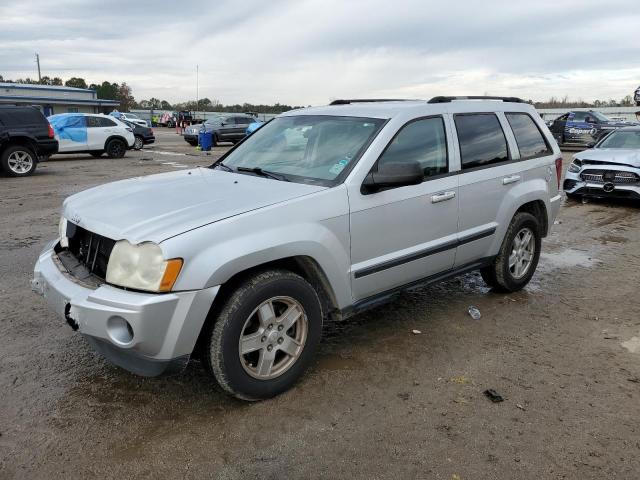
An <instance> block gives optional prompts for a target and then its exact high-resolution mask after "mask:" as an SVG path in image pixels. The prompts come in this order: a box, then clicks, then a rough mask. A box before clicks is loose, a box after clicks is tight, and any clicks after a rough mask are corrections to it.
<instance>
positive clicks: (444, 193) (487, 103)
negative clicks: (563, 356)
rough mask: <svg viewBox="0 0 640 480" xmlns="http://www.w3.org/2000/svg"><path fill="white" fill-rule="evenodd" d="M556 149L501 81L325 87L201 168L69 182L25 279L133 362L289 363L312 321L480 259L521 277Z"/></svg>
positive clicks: (545, 206) (556, 177)
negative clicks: (406, 95) (426, 92)
mask: <svg viewBox="0 0 640 480" xmlns="http://www.w3.org/2000/svg"><path fill="white" fill-rule="evenodd" d="M560 167H561V157H560V151H559V149H558V146H557V145H556V142H555V141H554V140H553V137H552V136H551V134H550V132H549V130H548V129H547V127H546V126H545V124H544V122H542V120H541V119H540V117H539V116H538V115H537V114H536V112H535V110H534V109H533V107H531V106H530V105H527V104H526V103H523V102H522V101H521V100H519V99H515V98H502V97H499V98H488V97H436V98H433V99H431V100H430V101H428V102H427V101H372V100H364V101H363V100H338V101H335V102H333V103H332V104H331V105H329V106H326V107H319V108H307V109H301V110H295V111H291V112H287V113H284V114H282V115H280V116H279V117H277V118H276V119H274V120H273V121H271V122H269V123H268V124H266V125H265V126H263V127H262V128H261V129H260V130H258V131H257V132H256V133H254V134H253V135H251V136H250V137H248V138H247V139H246V140H245V141H243V142H242V143H240V144H239V145H237V146H236V147H235V148H233V149H231V150H230V151H229V152H228V153H227V154H226V155H224V156H223V157H222V158H220V160H218V161H217V162H216V163H214V164H213V165H211V166H210V167H208V168H197V169H194V170H189V171H180V172H172V173H166V174H160V175H153V176H149V177H143V178H132V179H129V180H124V181H119V182H114V183H110V184H107V185H103V186H99V187H96V188H92V189H89V190H87V191H85V192H82V193H79V194H76V195H73V196H72V197H70V198H68V199H67V200H66V201H65V202H64V205H63V208H62V219H61V221H60V235H59V238H58V239H56V240H55V241H53V242H51V243H50V244H49V245H48V246H47V247H46V248H45V250H44V251H43V252H42V254H41V255H40V257H39V259H38V262H37V264H36V266H35V272H34V279H33V288H34V290H35V291H37V292H39V293H40V294H42V295H44V297H45V298H46V299H47V301H48V303H49V305H50V306H51V307H52V308H53V309H54V310H55V311H56V312H58V313H59V314H60V315H61V316H62V317H64V318H66V321H67V322H68V323H69V324H70V325H71V327H72V328H73V329H75V330H78V331H79V332H80V333H81V334H82V335H83V336H84V337H85V338H86V339H87V340H88V341H89V342H90V343H91V344H92V345H93V347H94V348H95V349H96V350H98V351H99V352H100V353H102V354H103V355H104V356H105V357H106V358H107V359H109V360H110V361H111V362H113V363H114V364H116V365H119V366H121V367H123V368H125V369H127V370H129V371H131V372H134V373H137V374H140V375H158V374H160V373H162V372H165V371H168V370H175V369H180V368H182V367H184V366H185V365H186V363H187V362H188V360H189V358H190V357H191V356H192V355H197V356H198V357H199V358H200V359H201V360H202V363H203V364H204V365H205V367H206V368H207V370H208V371H209V372H210V373H211V374H212V375H213V376H214V377H215V379H216V380H217V382H218V383H219V384H220V385H221V386H222V388H223V389H224V390H226V391H227V392H229V393H231V394H233V395H235V396H237V397H239V398H242V399H246V400H257V399H262V398H267V397H271V396H274V395H276V394H278V393H280V392H283V391H284V390H286V389H288V388H290V387H291V386H292V385H293V383H294V382H295V381H296V380H297V379H298V378H300V376H301V375H302V374H303V372H304V370H305V368H307V366H308V365H309V363H310V361H311V359H312V358H313V355H314V352H315V351H316V349H317V347H318V343H319V342H320V336H321V331H322V323H323V322H324V321H327V320H332V319H341V318H345V317H348V316H350V315H353V314H355V313H357V312H360V311H362V310H364V309H366V308H369V307H372V306H375V305H378V304H380V303H381V302H383V301H387V300H390V299H392V298H393V297H394V296H395V295H396V294H397V293H398V292H400V291H401V290H402V289H405V288H408V287H415V286H417V285H420V284H426V283H430V282H434V281H437V280H441V279H444V278H447V277H451V276H452V275H456V274H459V273H461V272H466V271H469V270H474V269H480V271H481V273H482V277H483V278H484V280H485V281H486V282H487V283H488V284H489V285H490V286H492V287H494V288H496V289H499V290H502V291H507V292H512V291H515V290H519V289H521V288H522V287H524V286H525V285H526V284H527V282H529V280H530V279H531V276H532V275H533V273H534V271H535V269H536V265H537V263H538V258H539V255H540V245H541V243H540V242H541V238H542V237H544V236H545V235H547V233H548V232H549V229H550V226H551V225H553V220H554V218H555V216H556V214H557V212H558V208H559V206H560V194H559V181H560Z"/></svg>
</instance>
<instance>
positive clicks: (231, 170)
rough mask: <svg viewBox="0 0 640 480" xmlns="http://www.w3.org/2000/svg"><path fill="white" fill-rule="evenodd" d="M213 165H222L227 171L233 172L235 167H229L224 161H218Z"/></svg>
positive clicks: (215, 166)
mask: <svg viewBox="0 0 640 480" xmlns="http://www.w3.org/2000/svg"><path fill="white" fill-rule="evenodd" d="M213 167H214V168H217V167H222V168H223V169H224V170H226V171H227V172H233V168H231V167H228V166H227V165H225V164H224V163H222V162H218V163H216V164H215V165H214V166H213Z"/></svg>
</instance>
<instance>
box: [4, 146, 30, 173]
mask: <svg viewBox="0 0 640 480" xmlns="http://www.w3.org/2000/svg"><path fill="white" fill-rule="evenodd" d="M36 164H37V159H36V155H35V153H33V150H31V149H30V148H28V147H23V146H22V145H14V146H12V147H9V148H7V149H6V150H5V151H4V152H3V153H2V156H1V157H0V167H2V170H4V171H5V172H6V173H7V175H9V176H10V177H26V176H27V175H31V174H32V173H33V172H35V171H36Z"/></svg>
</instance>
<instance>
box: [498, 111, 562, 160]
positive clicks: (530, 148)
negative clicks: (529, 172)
mask: <svg viewBox="0 0 640 480" xmlns="http://www.w3.org/2000/svg"><path fill="white" fill-rule="evenodd" d="M506 117H507V120H508V121H509V125H510V126H511V130H512V131H513V135H514V136H515V137H516V143H517V144H518V150H520V158H521V159H522V160H526V159H528V158H536V157H544V156H545V155H551V153H552V151H551V149H550V148H549V145H547V142H545V140H544V137H543V136H542V132H541V131H540V129H539V128H538V126H537V125H536V122H534V121H533V118H531V117H530V116H529V115H527V114H526V113H507V114H506Z"/></svg>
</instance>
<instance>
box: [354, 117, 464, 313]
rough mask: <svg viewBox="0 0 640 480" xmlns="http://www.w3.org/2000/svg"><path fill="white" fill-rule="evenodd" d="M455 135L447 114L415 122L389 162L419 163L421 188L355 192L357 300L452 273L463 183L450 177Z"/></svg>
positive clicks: (389, 150) (389, 151) (390, 149)
mask: <svg viewBox="0 0 640 480" xmlns="http://www.w3.org/2000/svg"><path fill="white" fill-rule="evenodd" d="M451 147H452V144H451V134H450V132H448V127H447V123H446V122H445V119H444V117H442V116H432V117H425V118H419V119H415V120H412V121H410V122H408V123H407V124H405V125H404V126H403V127H402V128H401V129H400V130H399V131H398V133H397V134H396V135H395V136H394V138H393V139H392V140H391V141H390V143H389V144H388V145H387V147H386V148H385V150H384V151H383V153H382V154H381V156H380V158H379V159H378V160H377V162H376V164H375V165H374V167H373V169H374V170H377V168H378V167H379V166H380V165H382V164H383V163H386V162H388V163H394V162H413V161H418V162H419V163H420V165H421V166H422V167H423V169H424V181H423V182H422V183H420V184H419V185H408V186H402V187H396V188H390V189H386V190H382V191H377V192H367V191H366V190H363V189H361V188H360V189H357V190H355V189H354V190H350V192H349V201H350V230H351V264H352V265H351V284H352V292H353V296H354V300H356V301H357V300H362V299H364V298H367V297H370V296H372V295H376V294H378V293H381V292H383V291H386V290H390V289H393V288H395V287H399V286H402V285H405V284H409V283H411V282H414V281H418V280H420V279H423V278H425V277H429V276H431V275H435V274H437V273H439V272H442V271H446V270H448V269H450V268H451V267H452V266H453V263H454V259H455V246H456V234H457V226H458V195H457V192H458V184H457V182H458V179H457V176H455V175H453V176H451V175H449V173H448V172H449V168H450V161H449V160H450V159H449V152H451Z"/></svg>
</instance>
